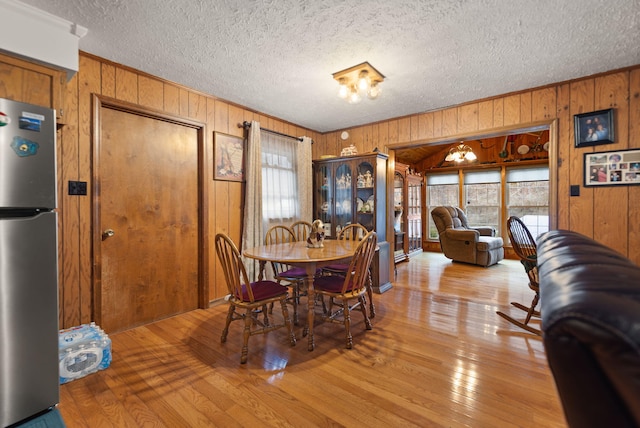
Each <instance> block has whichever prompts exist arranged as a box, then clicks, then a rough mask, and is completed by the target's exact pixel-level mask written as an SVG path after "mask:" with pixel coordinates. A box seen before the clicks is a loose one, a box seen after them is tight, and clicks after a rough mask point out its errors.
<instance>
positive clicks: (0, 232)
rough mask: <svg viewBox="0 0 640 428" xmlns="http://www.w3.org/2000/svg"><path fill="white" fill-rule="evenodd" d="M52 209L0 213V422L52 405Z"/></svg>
mask: <svg viewBox="0 0 640 428" xmlns="http://www.w3.org/2000/svg"><path fill="white" fill-rule="evenodd" d="M56 223H57V214H56V213H55V212H47V213H42V214H39V215H37V216H35V217H26V218H0V273H1V274H0V343H1V344H2V352H0V426H2V427H4V426H7V425H11V424H14V423H16V422H18V421H21V420H23V419H25V418H28V417H30V416H32V415H34V414H36V413H39V412H41V411H44V410H46V409H48V408H50V407H52V406H55V405H56V404H57V403H58V401H59V384H58V269H57V264H58V261H57V225H56Z"/></svg>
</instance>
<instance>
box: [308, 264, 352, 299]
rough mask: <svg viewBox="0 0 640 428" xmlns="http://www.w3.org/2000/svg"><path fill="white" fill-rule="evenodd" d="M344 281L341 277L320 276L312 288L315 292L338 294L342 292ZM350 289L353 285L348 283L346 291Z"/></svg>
mask: <svg viewBox="0 0 640 428" xmlns="http://www.w3.org/2000/svg"><path fill="white" fill-rule="evenodd" d="M347 269H348V266H347ZM344 281H345V279H344V277H342V276H335V275H334V276H320V277H317V278H316V279H315V280H314V281H313V288H315V289H316V290H323V291H328V292H330V293H340V292H342V287H343V286H344ZM352 289H353V283H350V284H349V285H348V286H347V291H351V290H352Z"/></svg>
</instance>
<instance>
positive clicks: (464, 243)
mask: <svg viewBox="0 0 640 428" xmlns="http://www.w3.org/2000/svg"><path fill="white" fill-rule="evenodd" d="M431 217H432V218H433V222H434V223H435V225H436V228H437V229H438V236H439V238H440V248H442V252H443V253H444V255H445V256H446V257H447V258H449V259H451V260H453V261H457V262H465V263H473V264H476V265H480V266H485V267H486V266H491V265H494V264H496V263H498V262H499V261H500V260H502V259H503V258H504V248H503V244H504V243H503V241H502V238H500V237H496V236H494V235H495V230H494V229H493V228H492V227H486V226H485V227H469V224H468V222H467V216H466V215H465V213H464V211H462V210H461V209H460V208H458V207H449V206H441V207H435V208H434V209H433V210H431Z"/></svg>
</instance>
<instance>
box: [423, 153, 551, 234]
mask: <svg viewBox="0 0 640 428" xmlns="http://www.w3.org/2000/svg"><path fill="white" fill-rule="evenodd" d="M460 173H461V175H462V180H463V183H464V185H463V186H461V185H459V184H458V173H457V172H456V173H449V174H433V175H427V202H428V205H427V207H428V210H429V216H428V217H429V230H428V239H430V240H438V231H437V229H436V227H435V224H434V223H433V219H432V218H431V210H432V209H433V208H435V207H437V206H440V205H451V206H459V205H458V204H459V202H458V194H459V188H460V187H462V188H463V198H464V199H463V201H464V204H463V205H464V211H465V213H466V215H467V220H468V222H469V225H470V226H491V227H493V228H495V230H496V233H497V235H498V236H501V235H502V236H503V238H504V239H505V240H506V238H507V236H506V229H504V230H503V228H506V224H507V218H509V217H510V216H516V217H518V218H520V219H521V220H522V221H523V222H524V224H525V225H526V226H527V228H528V229H529V231H530V232H531V234H532V235H533V237H534V238H535V237H537V236H539V235H540V234H542V233H543V232H546V231H548V230H549V167H548V165H535V166H524V167H517V166H516V167H514V166H508V167H507V166H503V167H502V168H501V169H483V170H471V169H466V168H465V169H463V170H461V171H460ZM503 177H504V178H503ZM501 195H504V198H505V200H504V201H502V196H501Z"/></svg>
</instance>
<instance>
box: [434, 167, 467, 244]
mask: <svg viewBox="0 0 640 428" xmlns="http://www.w3.org/2000/svg"><path fill="white" fill-rule="evenodd" d="M459 200H460V186H459V184H458V174H457V173H455V174H434V175H429V176H427V211H428V213H429V214H428V215H427V217H428V220H429V222H428V227H429V230H428V232H427V233H428V237H429V239H438V229H437V228H436V225H435V223H434V222H433V218H431V211H432V210H433V209H434V208H435V207H438V206H441V205H449V206H452V207H457V206H458V204H459Z"/></svg>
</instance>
